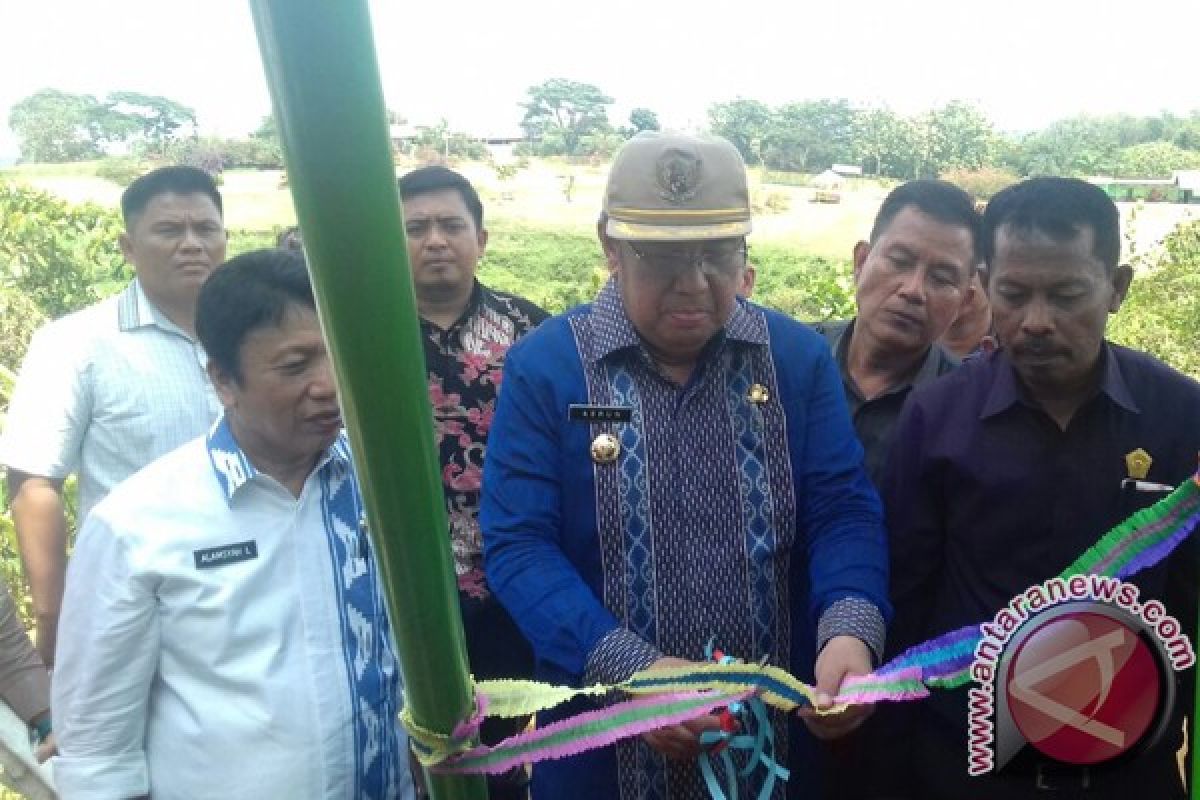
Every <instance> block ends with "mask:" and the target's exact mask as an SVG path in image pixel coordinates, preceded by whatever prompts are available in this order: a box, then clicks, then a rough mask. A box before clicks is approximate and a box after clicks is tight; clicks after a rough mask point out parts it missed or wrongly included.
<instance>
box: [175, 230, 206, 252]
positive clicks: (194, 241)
mask: <svg viewBox="0 0 1200 800" xmlns="http://www.w3.org/2000/svg"><path fill="white" fill-rule="evenodd" d="M179 247H180V249H183V250H201V249H203V247H204V244H203V242H202V240H201V237H200V234H199V232H197V230H196V229H195V228H194V227H193V226H191V225H184V226H183V241H181V242H180V243H179Z"/></svg>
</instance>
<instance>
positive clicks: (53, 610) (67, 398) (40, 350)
mask: <svg viewBox="0 0 1200 800" xmlns="http://www.w3.org/2000/svg"><path fill="white" fill-rule="evenodd" d="M121 212H122V214H123V216H124V218H125V232H124V233H122V234H121V236H120V244H121V250H122V252H123V253H124V254H125V258H126V260H127V261H128V262H129V263H131V264H133V267H134V270H135V272H136V273H137V278H136V280H134V281H133V282H132V283H131V284H130V285H129V286H128V287H127V288H126V289H125V290H124V291H123V292H121V293H120V294H118V295H116V296H115V297H110V298H108V299H106V300H103V301H101V302H99V303H97V304H95V305H93V306H90V307H88V308H86V309H83V310H82V311H79V312H77V313H75V314H71V315H69V316H67V317H64V318H62V319H59V320H55V321H54V322H51V323H49V324H47V325H46V326H44V327H43V328H42V329H41V330H39V331H38V332H37V334H36V335H35V336H34V338H33V341H32V342H31V344H30V346H29V352H28V353H27V354H26V357H25V363H24V365H23V366H22V368H21V374H20V378H19V379H18V381H17V385H16V389H15V391H14V393H13V396H12V398H11V402H10V403H9V408H8V418H7V420H6V422H5V426H4V436H3V439H2V440H0V464H4V465H6V466H7V467H8V496H9V497H10V498H12V510H13V520H14V522H15V523H16V528H17V541H18V544H19V547H20V550H21V558H22V561H23V562H24V566H25V576H26V578H27V579H28V580H29V585H30V589H31V592H32V595H33V610H34V617H35V620H36V622H37V631H38V636H37V640H38V641H37V646H38V652H39V653H40V655H41V656H42V660H43V661H45V663H46V665H47V666H53V665H54V641H55V630H56V627H57V624H58V612H59V606H60V604H61V602H62V591H63V575H64V573H65V570H66V539H67V531H66V519H65V516H64V513H63V499H62V486H63V480H64V479H65V478H66V477H67V476H68V475H70V474H71V473H77V474H78V475H79V509H78V512H79V513H78V517H79V519H80V520H82V518H83V517H84V516H86V515H87V513H88V511H89V510H90V509H91V508H92V506H94V505H95V504H96V503H97V502H99V501H100V499H101V498H103V497H104V495H106V494H108V492H109V491H111V490H112V488H113V487H114V486H115V485H116V484H118V483H120V482H121V481H123V480H125V478H127V477H129V476H130V475H132V474H133V473H134V472H136V471H137V470H139V469H141V468H142V467H144V466H145V465H146V464H149V463H150V462H151V461H153V460H154V459H156V458H158V457H159V456H161V455H163V454H165V453H168V452H170V451H171V450H174V449H175V448H176V447H178V446H179V445H181V444H183V443H184V442H187V441H189V440H191V439H194V438H195V437H197V436H199V435H201V434H202V433H204V432H205V431H206V430H208V428H209V426H210V425H211V424H212V422H213V420H214V419H215V418H216V416H217V414H218V412H219V411H220V404H219V403H218V402H217V398H216V395H215V393H214V392H213V389H212V386H211V384H210V383H209V381H208V377H207V375H206V374H205V371H204V365H205V358H204V351H203V349H202V348H201V347H200V344H199V342H197V340H196V335H195V330H194V324H193V320H194V316H195V308H196V295H197V293H198V292H199V291H200V286H201V285H202V284H203V283H204V280H205V279H206V278H207V277H208V275H209V273H211V272H212V270H213V269H214V268H215V267H216V266H217V265H218V264H220V263H221V262H222V261H224V260H225V242H226V238H227V234H226V232H225V226H224V223H223V221H222V216H221V215H222V207H221V195H220V194H219V193H218V191H217V187H216V185H215V184H214V183H213V180H212V178H211V177H209V175H208V174H207V173H205V172H204V171H202V170H198V169H195V168H193V167H164V168H162V169H157V170H154V171H153V172H150V173H147V174H146V175H143V176H142V177H140V178H138V179H137V180H136V181H134V182H133V183H132V184H130V185H129V188H128V189H126V190H125V193H124V194H123V195H122V196H121Z"/></svg>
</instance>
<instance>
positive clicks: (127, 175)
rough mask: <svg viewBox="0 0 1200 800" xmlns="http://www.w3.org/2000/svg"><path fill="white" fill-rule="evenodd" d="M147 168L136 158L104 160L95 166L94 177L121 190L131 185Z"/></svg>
mask: <svg viewBox="0 0 1200 800" xmlns="http://www.w3.org/2000/svg"><path fill="white" fill-rule="evenodd" d="M146 171H147V167H146V165H145V164H143V163H142V162H141V161H138V160H137V159H136V158H115V157H114V158H106V159H104V160H103V161H101V162H100V163H99V164H98V165H97V166H96V175H97V176H99V177H101V178H104V180H106V181H112V182H113V183H115V184H116V185H117V186H120V187H122V188H124V187H126V186H128V185H129V184H131V183H133V182H134V180H136V179H137V178H139V177H140V176H141V175H142V173H144V172H146Z"/></svg>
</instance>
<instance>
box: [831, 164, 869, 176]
mask: <svg viewBox="0 0 1200 800" xmlns="http://www.w3.org/2000/svg"><path fill="white" fill-rule="evenodd" d="M829 169H830V170H832V171H833V172H836V173H837V174H838V175H841V176H842V177H843V178H861V177H862V174H863V172H862V167H856V166H852V165H850V164H834V165H833V166H832V167H830V168H829Z"/></svg>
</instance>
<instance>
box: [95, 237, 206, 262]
mask: <svg viewBox="0 0 1200 800" xmlns="http://www.w3.org/2000/svg"><path fill="white" fill-rule="evenodd" d="M225 235H226V236H229V234H228V232H227V233H226V234H225ZM117 244H119V245H120V246H121V255H123V256H125V261H126V262H127V263H129V264H132V263H133V239H131V238H130V237H129V233H128V232H126V231H121V233H120V235H119V236H117Z"/></svg>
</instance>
